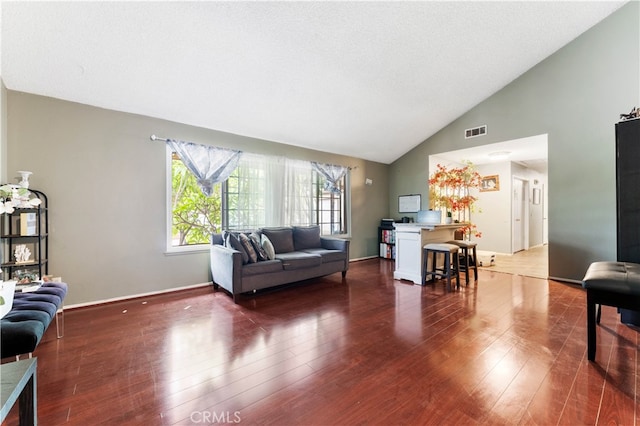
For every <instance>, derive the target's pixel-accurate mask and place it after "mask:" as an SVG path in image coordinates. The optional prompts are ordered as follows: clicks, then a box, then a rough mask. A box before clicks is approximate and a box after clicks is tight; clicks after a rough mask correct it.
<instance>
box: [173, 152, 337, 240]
mask: <svg viewBox="0 0 640 426" xmlns="http://www.w3.org/2000/svg"><path fill="white" fill-rule="evenodd" d="M256 158H257V159H258V160H256ZM265 159H266V161H265ZM270 161H271V160H269V157H266V156H255V155H254V156H251V157H250V158H247V159H246V160H243V159H241V160H240V163H239V165H238V168H237V169H236V170H235V171H234V172H233V173H232V174H231V176H230V177H229V178H228V179H227V180H226V181H225V182H223V183H219V184H216V185H215V187H214V192H213V194H212V195H211V196H210V197H207V196H205V195H204V194H203V193H202V191H201V190H200V188H199V187H198V185H197V182H196V179H195V177H194V176H193V175H192V174H191V173H190V172H189V171H188V170H187V168H186V166H185V165H184V163H183V162H182V160H180V158H179V157H178V156H177V155H176V154H175V153H172V156H171V246H173V247H179V246H188V245H196V244H207V243H208V242H209V239H210V235H211V234H212V233H219V232H221V231H222V230H223V229H231V230H238V231H244V230H253V229H256V228H259V227H262V226H274V225H320V228H321V233H322V234H323V235H337V234H345V233H346V232H347V223H346V217H347V215H346V207H347V202H346V200H347V199H348V186H347V184H346V183H347V176H345V177H343V178H342V179H341V180H340V181H339V182H338V184H339V187H340V189H341V192H340V193H332V192H330V191H326V190H324V189H323V188H324V183H325V178H324V177H323V176H321V175H320V174H319V173H317V172H315V171H313V170H311V169H310V168H309V167H307V168H304V167H298V168H296V167H293V168H289V169H287V170H289V172H288V174H287V173H285V172H284V171H283V170H284V167H283V166H282V165H281V164H279V163H278V164H275V163H270ZM301 163H304V162H298V163H297V164H301ZM282 186H285V187H288V188H287V190H286V191H283V188H282ZM274 221H276V223H274Z"/></svg>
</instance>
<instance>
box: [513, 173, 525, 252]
mask: <svg viewBox="0 0 640 426" xmlns="http://www.w3.org/2000/svg"><path fill="white" fill-rule="evenodd" d="M512 194H513V199H512V200H511V211H512V225H511V235H512V243H511V252H512V253H516V252H518V251H521V250H524V249H525V248H526V247H525V228H524V227H525V220H524V213H525V192H524V181H523V180H522V179H518V178H516V177H514V178H513V185H512Z"/></svg>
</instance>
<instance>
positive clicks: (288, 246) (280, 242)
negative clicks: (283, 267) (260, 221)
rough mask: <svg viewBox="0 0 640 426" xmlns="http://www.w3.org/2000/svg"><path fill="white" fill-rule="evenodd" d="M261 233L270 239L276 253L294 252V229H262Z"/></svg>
mask: <svg viewBox="0 0 640 426" xmlns="http://www.w3.org/2000/svg"><path fill="white" fill-rule="evenodd" d="M261 231H262V233H263V234H264V235H266V236H267V238H269V240H270V241H271V244H273V248H274V250H275V252H276V253H289V252H291V251H293V250H294V245H293V229H291V228H262V229H261Z"/></svg>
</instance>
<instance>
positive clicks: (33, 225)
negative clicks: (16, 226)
mask: <svg viewBox="0 0 640 426" xmlns="http://www.w3.org/2000/svg"><path fill="white" fill-rule="evenodd" d="M37 233H38V230H37V216H36V214H35V213H20V235H22V236H31V235H36V234H37Z"/></svg>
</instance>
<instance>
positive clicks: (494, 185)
mask: <svg viewBox="0 0 640 426" xmlns="http://www.w3.org/2000/svg"><path fill="white" fill-rule="evenodd" d="M486 191H500V179H499V177H498V175H491V176H484V177H483V178H482V185H481V186H480V192H486Z"/></svg>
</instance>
